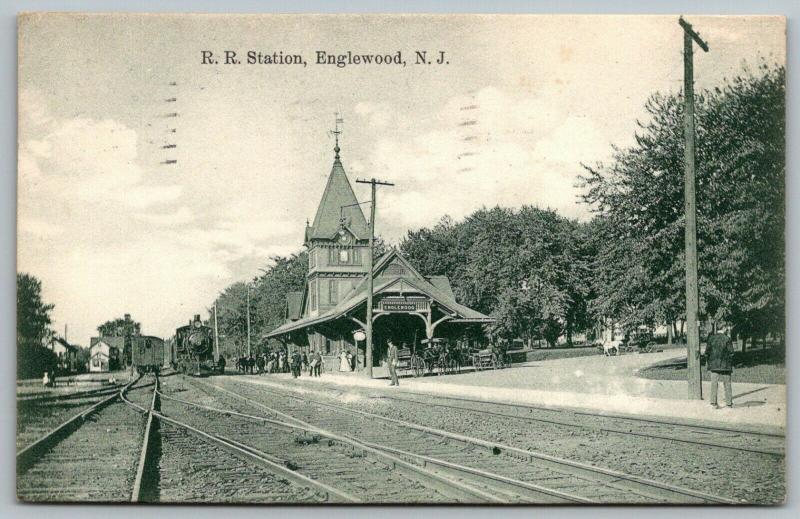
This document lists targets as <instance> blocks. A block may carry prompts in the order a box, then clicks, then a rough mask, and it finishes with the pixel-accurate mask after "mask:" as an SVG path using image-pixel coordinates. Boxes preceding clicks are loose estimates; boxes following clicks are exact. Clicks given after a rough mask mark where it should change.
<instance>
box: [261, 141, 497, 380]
mask: <svg viewBox="0 0 800 519" xmlns="http://www.w3.org/2000/svg"><path fill="white" fill-rule="evenodd" d="M334 151H335V153H336V155H335V157H334V161H333V168H332V170H331V173H330V175H329V177H328V182H327V185H326V186H325V191H324V192H323V195H322V200H321V201H320V204H319V207H318V208H317V212H316V215H315V217H314V221H313V223H311V224H310V225H308V226H307V227H306V232H305V246H306V248H307V249H308V275H307V278H306V285H305V289H304V290H303V291H302V292H296V293H291V294H289V295H288V297H287V302H286V304H287V321H286V322H285V323H284V324H283V325H281V326H279V327H278V328H276V329H275V330H273V331H271V332H270V333H268V334H267V335H266V337H267V338H271V339H277V340H279V341H281V342H283V343H284V344H286V345H287V346H288V347H289V348H290V349H293V348H297V347H300V348H308V350H310V351H318V352H320V353H321V354H322V355H324V356H334V355H337V354H340V353H341V352H342V351H350V352H351V353H353V354H354V355H357V358H358V366H359V368H362V367H363V365H364V364H363V362H364V348H365V345H364V342H363V341H358V340H356V338H357V337H358V336H359V335H360V334H358V333H357V332H359V331H363V330H364V329H365V327H366V324H365V321H366V305H367V287H368V282H367V262H368V254H369V226H368V224H367V220H366V218H365V217H364V213H363V211H362V210H361V207H360V205H359V203H358V200H357V199H356V196H355V193H354V192H353V188H352V186H351V184H350V181H349V180H348V178H347V175H346V174H345V170H344V167H343V166H342V162H341V159H340V156H339V151H340V149H339V146H338V145H337V146H336V147H335V148H334ZM373 273H374V278H375V281H374V299H373V353H374V354H373V359H374V364H375V365H380V364H381V363H382V362H383V361H384V360H385V356H386V350H387V341H388V340H390V339H391V340H393V341H394V342H395V344H397V345H398V346H399V347H402V345H403V344H405V345H406V346H408V347H412V346H414V345H419V344H420V343H421V342H422V341H423V340H425V339H431V338H435V337H446V338H449V339H453V340H468V341H470V340H479V339H480V338H482V337H483V331H482V328H483V325H485V324H487V323H491V322H493V319H492V318H491V317H489V316H487V315H484V314H482V313H480V312H478V311H476V310H473V309H471V308H468V307H466V306H464V305H461V304H459V303H458V302H457V301H456V298H455V295H454V294H453V290H452V288H451V287H450V281H449V280H448V278H447V277H446V276H423V275H422V274H421V273H420V272H418V271H417V270H416V269H415V268H414V266H413V265H411V264H410V263H409V262H408V261H407V260H406V259H405V258H404V257H403V256H402V255H401V254H400V252H399V251H398V250H396V249H391V250H389V251H388V252H387V253H385V254H384V255H383V256H382V257H380V258H378V259H377V260H376V262H375V265H374V267H373ZM326 364H327V365H328V366H329V367H330V366H332V365H333V364H332V363H330V362H327V363H326Z"/></svg>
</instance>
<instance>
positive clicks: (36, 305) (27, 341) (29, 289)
mask: <svg viewBox="0 0 800 519" xmlns="http://www.w3.org/2000/svg"><path fill="white" fill-rule="evenodd" d="M53 308H54V305H52V304H46V303H45V302H44V301H43V300H42V282H41V281H39V280H38V279H37V278H36V277H34V276H32V275H30V274H24V273H22V274H17V345H18V346H23V345H24V346H28V345H39V346H43V345H44V344H45V342H46V341H47V340H48V339H50V338H51V336H52V331H51V330H50V324H51V323H52V321H51V320H50V312H51V311H52V310H53Z"/></svg>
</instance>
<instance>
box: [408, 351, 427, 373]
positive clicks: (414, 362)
mask: <svg viewBox="0 0 800 519" xmlns="http://www.w3.org/2000/svg"><path fill="white" fill-rule="evenodd" d="M411 371H412V372H413V373H414V376H415V377H421V376H422V375H424V374H425V361H424V360H422V359H421V358H419V357H417V356H416V355H414V356H413V357H411Z"/></svg>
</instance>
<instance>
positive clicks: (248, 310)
mask: <svg viewBox="0 0 800 519" xmlns="http://www.w3.org/2000/svg"><path fill="white" fill-rule="evenodd" d="M247 357H248V358H250V284H249V283H248V284H247Z"/></svg>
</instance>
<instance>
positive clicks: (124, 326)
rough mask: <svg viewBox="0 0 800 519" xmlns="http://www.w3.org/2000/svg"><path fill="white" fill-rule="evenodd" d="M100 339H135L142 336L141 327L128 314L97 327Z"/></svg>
mask: <svg viewBox="0 0 800 519" xmlns="http://www.w3.org/2000/svg"><path fill="white" fill-rule="evenodd" d="M97 333H99V334H100V336H101V337H136V336H139V335H141V334H142V325H141V323H139V322H136V321H134V320H133V319H132V318H131V316H130V315H129V314H125V316H124V317H117V318H116V319H111V320H109V321H106V322H104V323H103V324H101V325H100V326H98V327H97Z"/></svg>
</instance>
